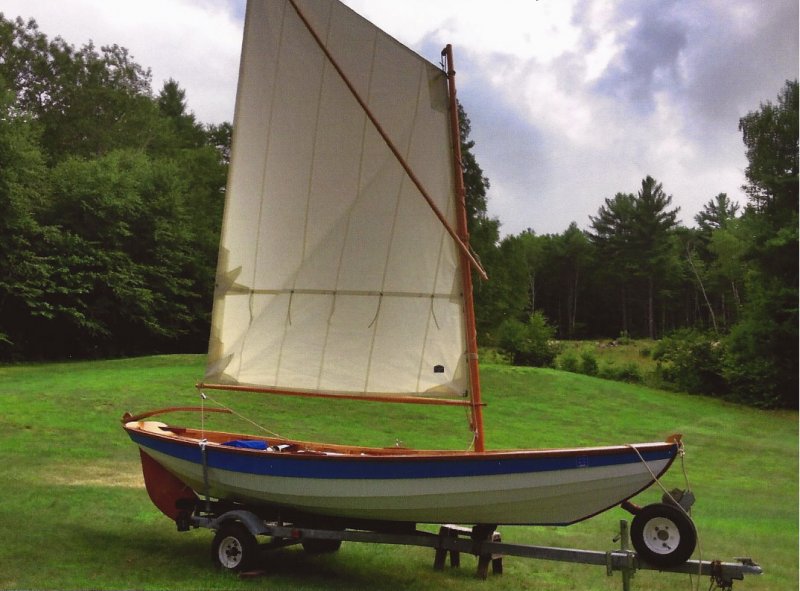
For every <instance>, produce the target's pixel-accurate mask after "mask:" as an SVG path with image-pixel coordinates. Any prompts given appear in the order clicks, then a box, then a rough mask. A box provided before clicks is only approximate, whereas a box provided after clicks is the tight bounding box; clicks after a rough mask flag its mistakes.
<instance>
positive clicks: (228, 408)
mask: <svg viewBox="0 0 800 591" xmlns="http://www.w3.org/2000/svg"><path fill="white" fill-rule="evenodd" d="M201 396H202V397H203V400H205V399H206V398H208V400H210V401H211V402H213V403H214V404H216V405H217V406H219V407H220V408H224V409H225V410H227V411H230V413H231V414H232V415H234V416H236V417H239V418H240V419H242V420H243V421H247V422H248V423H250V424H251V425H253V426H254V427H256V428H258V429H261V430H262V431H264V433H267V434H268V435H272V436H273V437H277V438H279V439H289V438H288V437H284V436H283V435H280V434H278V433H275V432H274V431H270V430H269V429H267V428H266V427H264V426H263V425H259V424H258V423H256V422H255V421H254V420H252V419H250V418H248V417H246V416H244V415H243V414H241V413H238V412H236V411H235V410H233V409H232V408H231V407H229V406H226V405H225V404H222V403H221V402H219V401H218V400H215V399H214V398H211V397H210V396H207V395H206V394H204V393H202V392H201Z"/></svg>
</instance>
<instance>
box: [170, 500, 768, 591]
mask: <svg viewBox="0 0 800 591" xmlns="http://www.w3.org/2000/svg"><path fill="white" fill-rule="evenodd" d="M215 505H216V504H215V503H214V504H210V505H207V506H206V511H202V512H196V513H194V514H192V515H190V516H188V515H186V514H184V518H183V519H182V520H178V521H177V525H178V529H179V530H183V531H185V530H188V529H191V528H207V529H212V530H215V531H216V534H215V536H214V540H213V542H212V548H211V550H212V552H211V554H212V559H213V560H214V561H215V562H216V563H217V564H218V566H220V567H221V568H223V569H226V570H229V571H235V572H238V573H239V574H240V576H242V577H249V576H259V575H262V574H266V573H265V571H264V570H261V569H259V558H260V556H261V552H262V551H265V550H273V549H278V548H284V547H286V546H291V545H295V544H301V545H302V546H303V549H304V550H306V552H308V553H311V554H321V553H330V552H335V551H337V550H338V549H339V547H340V546H341V544H342V542H344V541H347V542H361V543H370V544H389V545H403V546H419V547H426V548H432V549H433V550H434V551H435V558H434V563H433V567H434V569H435V570H443V569H444V567H445V562H446V559H447V557H448V555H449V558H450V566H451V567H458V566H460V555H461V554H462V553H465V554H472V555H474V556H476V557H477V559H478V563H477V577H478V578H482V579H486V578H487V577H488V573H489V566H490V565H491V567H492V573H493V574H502V572H503V557H504V556H516V557H521V558H534V559H538V560H551V561H558V562H568V563H578V564H588V565H595V566H601V567H602V566H604V567H605V568H606V574H607V576H612V575H613V573H614V572H615V571H620V572H621V573H622V589H623V591H629V590H630V589H631V588H632V587H631V585H632V578H633V576H634V574H635V573H636V572H637V571H638V570H657V571H661V572H670V573H683V574H689V575H697V576H699V577H710V579H711V582H712V587H711V588H717V589H725V590H728V589H732V587H733V583H734V581H737V580H743V579H744V577H745V575H760V574H761V573H762V569H761V567H760V566H759V565H758V564H756V563H755V562H753V560H752V559H750V558H737V559H736V562H721V561H719V560H710V561H709V560H687V561H686V562H684V563H682V564H680V565H677V566H669V567H666V566H659V565H654V564H650V563H648V562H646V561H644V560H642V559H641V557H640V556H639V555H638V554H637V553H636V552H635V551H634V550H632V549H631V547H630V530H629V525H628V522H627V521H626V520H624V519H623V520H621V521H620V524H619V525H620V529H619V533H618V535H617V536H616V537H615V538H614V542H619V544H620V547H619V549H617V550H610V551H607V552H602V551H597V550H582V549H577V548H557V547H551V546H534V545H528V544H515V543H505V542H503V541H502V540H501V538H500V534H499V532H497V531H495V528H494V526H490V525H476V526H475V527H473V528H466V527H462V526H457V525H442V526H440V528H439V532H438V533H432V532H428V531H424V530H418V529H416V524H413V523H409V524H403V523H392V524H388V523H369V524H368V523H364V524H359V523H353V524H348V525H347V526H345V527H336V526H335V522H331V521H324V518H322V519H323V521H318V522H317V523H315V522H314V520H313V518H312V519H311V520H310V521H309V519H307V518H306V519H303V518H301V519H300V522H301V523H302V525H300V524H299V523H289V522H284V521H269V520H267V519H264V517H263V516H264V512H263V508H258V509H254V510H250V509H248V508H246V507H244V506H233V508H230V507H232V506H231V505H221V506H220V512H217V507H216V506H215ZM626 505H627V504H626ZM223 508H225V509H227V510H222V509H223ZM623 508H626V509H628V510H636V509H637V508H635V506H632V505H628V506H623ZM256 511H258V514H257V513H256ZM361 527H364V529H361ZM259 537H268V538H270V541H269V542H268V543H265V544H259V543H258V541H257V538H259ZM713 585H716V586H715V587H714V586H713Z"/></svg>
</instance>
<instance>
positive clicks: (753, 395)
mask: <svg viewBox="0 0 800 591" xmlns="http://www.w3.org/2000/svg"><path fill="white" fill-rule="evenodd" d="M797 103H798V98H797V82H796V81H795V82H787V84H786V86H785V87H784V88H783V89H782V90H781V93H780V95H779V96H778V101H777V103H774V104H773V103H771V102H767V103H765V104H762V105H761V106H760V108H759V109H758V110H755V111H753V112H751V113H749V114H748V115H747V116H745V117H744V118H742V119H741V121H740V129H741V130H742V134H743V140H744V145H745V149H746V153H747V157H748V161H749V165H748V168H747V171H746V176H747V186H746V191H747V196H748V201H747V203H743V204H737V203H733V202H732V201H731V200H730V199H729V198H728V196H727V195H725V194H719V195H716V196H713V197H711V198H710V200H709V201H708V202H707V203H706V204H705V206H704V208H703V210H702V211H701V212H700V213H699V214H698V215H697V216H696V218H695V222H696V224H697V225H696V227H692V228H686V227H683V226H682V225H680V224H679V223H678V222H677V221H676V220H677V213H678V211H677V208H675V207H673V206H672V197H671V196H670V195H669V194H668V192H667V191H666V190H665V189H664V187H663V185H662V183H661V182H659V181H657V180H656V179H653V178H652V177H649V176H648V177H646V178H644V179H643V180H642V181H641V184H640V186H639V187H638V188H633V187H631V189H633V190H632V191H631V192H621V193H617V194H616V195H614V196H613V197H608V198H607V199H605V202H604V203H603V204H602V205H601V207H600V208H599V210H598V211H597V212H596V214H594V215H591V216H589V224H588V227H587V229H586V230H581V229H580V228H579V227H578V225H577V224H575V223H573V224H571V225H570V226H569V228H567V229H566V230H565V231H564V232H563V233H561V234H547V235H537V234H536V233H535V232H534V231H532V230H528V231H525V232H522V233H520V234H518V235H513V236H506V237H503V238H501V236H500V223H499V221H498V220H497V219H494V218H492V217H491V216H489V215H488V213H487V203H486V195H487V189H488V187H489V180H488V179H487V178H486V177H485V175H484V173H483V171H482V170H481V168H480V166H479V164H478V163H477V161H476V159H475V157H474V154H473V152H472V148H473V147H474V144H473V142H472V141H471V140H470V139H469V136H470V121H469V118H468V117H467V116H466V113H464V112H463V109H462V110H461V136H462V151H463V162H462V164H463V167H464V176H465V186H466V188H467V209H468V217H469V229H470V234H471V242H472V244H473V247H474V249H475V250H476V252H477V254H478V255H479V256H480V258H481V261H482V263H483V265H484V267H485V268H486V269H487V271H488V272H489V275H490V277H491V280H490V281H488V282H481V281H478V280H476V282H475V283H476V289H475V299H476V310H477V317H478V318H477V319H478V333H479V334H478V338H479V343H480V344H481V345H483V346H489V347H491V346H502V347H505V348H507V349H511V350H514V349H516V350H517V352H518V353H520V355H519V360H520V361H521V362H535V360H534V358H533V357H532V356H531V354H530V352H528V353H525V348H526V347H528V346H529V342H530V341H531V338H530V337H531V334H532V333H537V331H538V333H540V334H546V335H549V336H551V337H557V338H560V339H573V338H601V337H602V338H614V337H617V336H619V335H624V336H630V337H640V336H642V337H651V338H662V337H664V336H667V335H674V334H675V331H680V330H683V331H686V330H689V331H694V332H693V333H692V334H688V333H686V334H684V337H682V338H678V339H673V340H674V342H676V343H688V342H691V343H697V342H699V343H700V345H697V346H703V347H706V348H707V349H708V350H709V351H711V352H712V353H710V356H711V357H712V358H713V359H714V360H715V363H717V362H718V363H717V366H715V367H713V368H712V370H713V371H714V372H717V374H719V375H723V374H724V379H723V382H724V388H725V390H726V392H728V393H732V395H733V396H734V397H736V398H738V399H740V400H744V401H746V402H749V403H754V404H761V405H767V406H787V405H789V406H791V405H796V404H797V399H796V398H797V397H796V392H797V375H798V371H797V357H798V354H797V266H798V265H797V205H798V191H797V186H798V185H797V178H798V177H797V111H798V105H797ZM230 138H231V126H230V124H228V123H223V124H221V125H205V124H203V123H201V122H198V121H196V119H195V117H194V116H193V115H192V114H191V113H190V112H189V111H188V110H187V107H186V100H185V92H184V91H183V90H182V89H181V88H180V86H179V84H178V83H177V82H176V81H174V80H169V81H167V82H166V83H164V85H163V87H162V88H161V89H160V90H159V91H158V92H155V91H154V90H153V88H152V80H151V75H150V72H149V71H148V70H146V69H144V68H143V67H141V66H140V65H138V64H137V63H135V62H134V60H133V59H132V58H131V56H130V55H129V54H128V52H127V50H126V49H124V48H122V47H119V46H116V45H113V46H108V47H101V48H99V49H98V48H96V47H95V46H94V45H92V44H91V43H89V44H86V45H84V46H83V47H80V48H76V47H74V46H71V45H69V44H67V43H66V42H64V41H63V40H62V39H60V38H55V39H52V40H50V39H48V38H47V36H46V35H44V34H43V33H42V32H41V31H40V30H39V29H38V27H37V25H36V23H35V22H34V21H27V22H26V21H23V20H21V19H16V20H8V19H6V18H5V17H3V15H2V14H0V359H4V360H35V359H58V358H67V357H75V358H87V357H107V356H119V355H135V354H145V353H155V352H179V351H180V352H201V351H204V350H205V348H206V344H207V335H208V325H209V319H210V308H211V301H212V290H213V283H214V272H215V266H216V257H217V255H216V252H217V244H218V237H219V229H220V224H221V217H222V206H223V200H224V188H225V181H226V175H227V166H228V159H229V155H230ZM695 333H698V334H701V335H703V338H700V339H698V337H697V334H695ZM666 340H668V339H666ZM526 343H527V344H526ZM721 352H724V354H723V353H721ZM688 357H690V358H691V357H695V358H700V357H703V356H702V355H698V354H692V355H688ZM526 360H527V361H526ZM706 369H708V368H706ZM712 381H713V380H712ZM715 383H719V382H718V381H717V382H715ZM715 387H717V386H715ZM714 393H716V392H714Z"/></svg>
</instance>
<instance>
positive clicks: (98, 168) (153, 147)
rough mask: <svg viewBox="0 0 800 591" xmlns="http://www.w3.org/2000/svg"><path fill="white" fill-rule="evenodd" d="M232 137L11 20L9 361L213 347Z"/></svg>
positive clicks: (3, 324) (116, 65)
mask: <svg viewBox="0 0 800 591" xmlns="http://www.w3.org/2000/svg"><path fill="white" fill-rule="evenodd" d="M230 133H231V129H230V125H229V124H223V125H218V126H215V125H208V126H207V125H203V124H201V123H198V122H197V121H195V118H194V116H193V115H192V114H191V113H188V112H187V110H186V103H185V92H184V91H183V90H182V89H181V88H180V87H179V86H178V83H177V82H175V81H173V80H170V81H168V82H166V83H165V84H164V86H163V88H162V89H161V90H160V91H159V92H158V93H154V92H153V91H152V88H151V76H150V72H149V71H148V70H145V69H143V68H142V67H141V66H139V65H138V64H137V63H135V62H134V61H133V60H132V59H131V57H130V55H129V54H128V52H127V50H125V49H124V48H122V47H119V46H116V45H113V46H109V47H101V48H99V49H98V48H96V47H95V46H94V45H92V44H91V43H90V44H87V45H84V46H83V47H81V48H79V49H77V48H75V47H73V46H71V45H69V44H67V43H66V42H64V41H63V40H62V39H60V38H55V39H53V40H49V39H48V38H47V36H46V35H44V34H43V33H42V32H41V31H39V29H38V27H37V25H36V23H35V22H34V21H32V20H31V21H27V22H24V21H22V20H21V19H16V20H8V19H5V18H4V17H3V15H2V14H0V212H2V213H1V214H0V358H3V359H12V360H14V359H43V358H65V357H77V358H81V357H88V356H109V355H134V354H141V353H148V352H154V351H163V352H168V351H187V350H191V351H200V350H203V348H204V346H205V343H206V342H207V326H208V319H209V317H210V313H209V307H210V302H211V290H212V289H213V280H214V269H215V265H216V250H217V236H218V234H219V227H220V220H221V212H222V202H223V200H222V197H223V191H224V187H225V180H226V174H227V157H228V148H229V145H230Z"/></svg>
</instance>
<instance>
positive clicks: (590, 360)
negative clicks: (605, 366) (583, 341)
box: [581, 350, 598, 376]
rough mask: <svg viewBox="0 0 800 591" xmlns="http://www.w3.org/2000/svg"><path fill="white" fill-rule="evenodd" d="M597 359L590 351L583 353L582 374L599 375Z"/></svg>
mask: <svg viewBox="0 0 800 591" xmlns="http://www.w3.org/2000/svg"><path fill="white" fill-rule="evenodd" d="M597 371H598V368H597V358H596V357H595V356H594V353H592V352H591V351H589V350H583V351H581V373H583V374H586V375H587V376H596V375H597Z"/></svg>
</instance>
